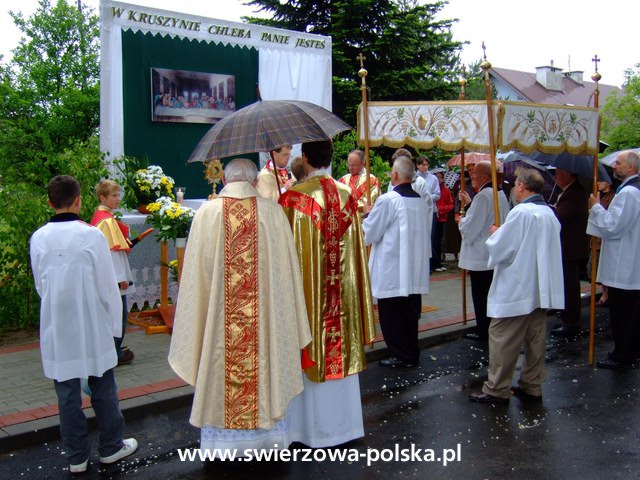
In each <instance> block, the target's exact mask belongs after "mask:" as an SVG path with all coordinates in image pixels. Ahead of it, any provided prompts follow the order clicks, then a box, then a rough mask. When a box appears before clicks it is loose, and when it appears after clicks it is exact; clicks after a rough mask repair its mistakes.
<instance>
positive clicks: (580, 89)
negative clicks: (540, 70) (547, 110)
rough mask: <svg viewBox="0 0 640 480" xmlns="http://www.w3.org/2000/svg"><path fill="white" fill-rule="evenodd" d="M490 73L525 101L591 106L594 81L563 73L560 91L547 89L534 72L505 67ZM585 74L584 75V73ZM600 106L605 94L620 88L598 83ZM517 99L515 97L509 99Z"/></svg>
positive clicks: (492, 70)
mask: <svg viewBox="0 0 640 480" xmlns="http://www.w3.org/2000/svg"><path fill="white" fill-rule="evenodd" d="M490 74H491V75H494V76H495V77H496V78H499V79H500V80H502V81H503V82H504V83H505V84H507V85H508V86H509V87H511V88H512V89H513V90H515V91H516V92H518V93H519V94H520V95H521V96H523V97H525V101H529V102H533V103H548V104H555V105H575V106H580V107H586V106H591V107H592V106H593V98H592V97H591V95H592V94H593V89H594V87H595V83H594V82H591V81H586V80H585V81H584V82H583V83H582V84H580V83H578V82H576V81H575V80H573V79H572V78H569V77H566V76H564V75H563V78H562V91H554V90H547V89H546V88H545V87H543V86H542V85H541V84H540V83H538V82H537V81H536V74H535V73H529V72H520V71H517V70H509V69H507V68H492V69H491V71H490ZM585 76H586V75H585ZM598 86H599V87H600V97H599V104H600V106H602V105H604V102H605V99H606V98H607V95H608V94H609V93H611V92H614V91H615V92H620V93H622V89H621V88H619V87H616V86H614V85H605V84H602V83H599V84H598ZM510 100H517V99H514V98H512V99H510Z"/></svg>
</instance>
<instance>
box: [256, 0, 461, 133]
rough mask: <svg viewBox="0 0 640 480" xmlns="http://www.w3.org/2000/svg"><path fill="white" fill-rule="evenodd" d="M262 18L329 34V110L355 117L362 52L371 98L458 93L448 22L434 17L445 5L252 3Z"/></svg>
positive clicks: (408, 1) (345, 0)
mask: <svg viewBox="0 0 640 480" xmlns="http://www.w3.org/2000/svg"><path fill="white" fill-rule="evenodd" d="M246 4H247V5H250V6H253V7H256V8H257V11H258V12H263V13H268V14H269V15H270V16H271V17H272V18H271V19H268V20H265V19H262V18H256V17H245V18H244V19H245V20H248V21H250V22H252V23H261V24H267V25H270V26H276V27H281V28H287V29H291V30H298V31H304V32H308V33H314V34H321V35H331V37H332V45H333V109H334V112H336V114H338V115H340V116H342V117H343V118H346V119H352V121H353V119H355V115H356V109H357V106H358V104H359V103H360V101H361V91H360V79H359V77H358V75H357V72H358V69H359V64H358V62H357V60H356V57H357V56H358V55H359V54H360V53H363V54H364V55H365V57H366V61H365V68H366V69H367V71H368V72H369V75H368V77H367V84H368V86H369V87H370V88H371V97H372V99H374V100H435V99H453V98H457V96H458V85H457V81H456V80H457V69H458V63H459V57H458V53H459V51H460V49H461V48H462V43H461V42H456V41H454V40H453V38H452V34H451V26H452V24H453V22H454V20H437V21H436V20H435V16H436V15H437V13H438V12H439V11H440V10H441V9H442V8H443V6H444V5H445V4H446V2H442V1H438V2H435V3H430V4H426V5H419V4H418V2H417V1H414V0H297V1H291V2H281V1H280V0H251V1H249V2H247V3H246Z"/></svg>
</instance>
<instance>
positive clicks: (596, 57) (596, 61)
mask: <svg viewBox="0 0 640 480" xmlns="http://www.w3.org/2000/svg"><path fill="white" fill-rule="evenodd" d="M591 61H592V62H593V63H595V64H596V73H598V62H600V59H599V58H598V54H596V56H595V57H593V58H592V59H591Z"/></svg>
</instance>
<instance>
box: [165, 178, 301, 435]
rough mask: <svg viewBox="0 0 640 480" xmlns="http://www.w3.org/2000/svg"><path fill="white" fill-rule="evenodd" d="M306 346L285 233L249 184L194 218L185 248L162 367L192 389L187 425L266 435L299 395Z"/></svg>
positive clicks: (227, 191) (280, 218) (280, 217)
mask: <svg viewBox="0 0 640 480" xmlns="http://www.w3.org/2000/svg"><path fill="white" fill-rule="evenodd" d="M310 340H311V337H310V334H309V326H308V320H307V312H306V308H305V301H304V292H303V290H302V281H301V278H300V269H299V266H298V258H297V255H296V252H295V250H294V247H293V239H292V236H291V230H290V228H289V225H288V223H287V219H286V217H285V216H284V214H283V212H282V209H281V208H280V207H279V206H278V205H277V204H275V203H274V202H272V201H270V200H266V199H264V198H262V197H260V196H259V195H258V192H257V191H256V189H255V188H253V187H252V186H251V185H250V184H249V183H246V182H237V183H230V184H228V185H226V186H225V187H224V188H223V189H222V191H221V192H220V194H219V197H218V198H216V199H214V200H211V201H209V202H206V203H204V204H203V205H202V206H201V207H200V208H199V209H198V211H197V212H196V215H195V218H194V220H193V225H192V227H191V231H190V233H189V240H188V242H187V248H186V252H185V259H184V267H183V274H182V279H181V283H180V291H179V294H178V303H177V307H176V315H175V321H174V327H173V335H172V337H171V347H170V350H169V364H170V365H171V367H172V368H173V370H174V371H175V372H176V373H177V374H178V375H179V376H180V377H181V378H182V379H184V380H185V381H186V382H188V383H190V384H191V385H194V386H195V394H194V399H193V408H192V410H191V418H190V422H191V424H192V425H195V426H196V427H202V425H204V424H208V425H212V426H214V427H218V428H226V429H241V430H252V429H256V428H263V429H269V428H271V427H273V425H274V424H275V422H276V421H278V420H281V419H282V418H283V416H284V414H285V411H286V409H287V405H288V404H289V402H290V401H291V399H292V398H294V397H295V396H296V395H298V394H299V393H300V392H301V391H302V376H301V373H300V370H301V366H300V350H301V349H302V348H304V347H305V346H306V345H307V344H308V343H309V342H310Z"/></svg>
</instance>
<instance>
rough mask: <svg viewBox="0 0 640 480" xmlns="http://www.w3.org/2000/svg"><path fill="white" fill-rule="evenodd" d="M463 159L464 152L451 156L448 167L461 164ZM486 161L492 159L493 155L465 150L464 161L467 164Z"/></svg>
mask: <svg viewBox="0 0 640 480" xmlns="http://www.w3.org/2000/svg"><path fill="white" fill-rule="evenodd" d="M461 159H462V154H460V153H459V154H458V155H456V156H454V157H451V158H450V159H449V161H448V162H447V167H453V166H460V162H461ZM484 161H487V162H489V161H491V155H489V154H488V153H478V152H465V154H464V163H465V165H469V164H470V163H478V162H484Z"/></svg>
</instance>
